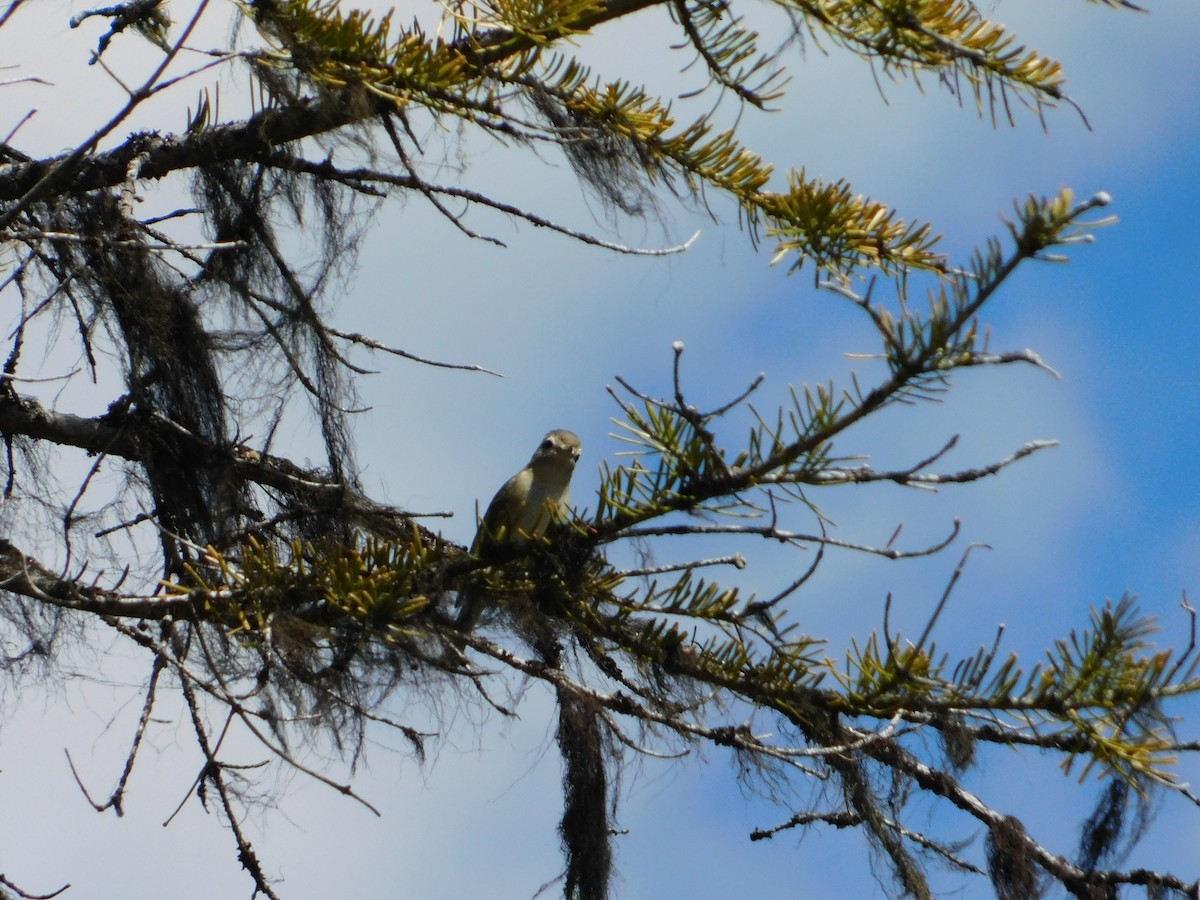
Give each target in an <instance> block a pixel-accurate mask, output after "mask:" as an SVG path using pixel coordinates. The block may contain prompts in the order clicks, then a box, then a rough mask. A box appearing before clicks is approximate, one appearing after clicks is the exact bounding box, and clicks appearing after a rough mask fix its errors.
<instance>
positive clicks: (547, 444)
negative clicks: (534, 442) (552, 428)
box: [542, 438, 554, 450]
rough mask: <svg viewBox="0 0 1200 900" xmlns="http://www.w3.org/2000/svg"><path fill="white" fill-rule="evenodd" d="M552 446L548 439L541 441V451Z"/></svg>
mask: <svg viewBox="0 0 1200 900" xmlns="http://www.w3.org/2000/svg"><path fill="white" fill-rule="evenodd" d="M553 446H554V441H552V440H550V438H546V439H545V440H544V441H542V449H543V450H549V449H550V448H551V447H553Z"/></svg>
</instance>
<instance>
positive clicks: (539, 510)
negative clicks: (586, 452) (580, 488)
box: [471, 428, 582, 555]
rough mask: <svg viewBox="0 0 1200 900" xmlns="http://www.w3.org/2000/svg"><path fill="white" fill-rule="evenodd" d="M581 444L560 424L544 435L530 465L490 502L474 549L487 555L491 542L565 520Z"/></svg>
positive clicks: (542, 529) (525, 535)
mask: <svg viewBox="0 0 1200 900" xmlns="http://www.w3.org/2000/svg"><path fill="white" fill-rule="evenodd" d="M581 448H582V445H581V444H580V443H579V438H578V437H576V436H575V435H574V434H572V433H571V432H569V431H564V430H563V429H561V428H559V429H556V430H555V431H551V432H550V433H549V434H548V435H546V436H545V437H544V438H542V442H541V444H539V445H538V448H537V450H535V451H534V453H533V456H532V457H531V458H530V460H529V465H527V466H526V467H525V468H523V469H522V470H521V471H520V472H518V473H517V474H516V475H514V476H513V477H512V478H510V479H508V481H506V482H504V486H503V487H502V488H500V490H498V491H497V492H496V496H495V497H493V498H492V502H491V503H489V504H488V508H487V512H485V513H484V514H483V521H482V522H480V523H479V531H478V532H477V533H476V534H475V541H474V543H473V544H471V552H472V553H474V554H476V555H479V554H481V553H482V554H484V555H486V552H487V546H488V544H491V543H507V542H509V541H514V540H523V539H525V538H529V537H536V536H537V535H540V534H542V533H544V532H545V531H546V529H547V528H549V527H550V526H551V525H553V524H557V523H558V522H563V521H565V520H566V517H567V508H568V504H569V503H570V502H571V473H572V472H574V471H575V463H576V462H578V461H579V454H580V452H581Z"/></svg>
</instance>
